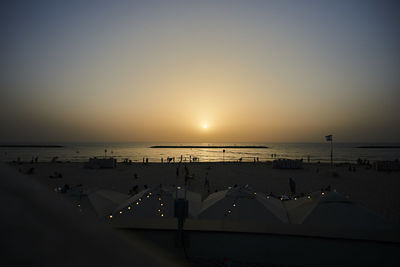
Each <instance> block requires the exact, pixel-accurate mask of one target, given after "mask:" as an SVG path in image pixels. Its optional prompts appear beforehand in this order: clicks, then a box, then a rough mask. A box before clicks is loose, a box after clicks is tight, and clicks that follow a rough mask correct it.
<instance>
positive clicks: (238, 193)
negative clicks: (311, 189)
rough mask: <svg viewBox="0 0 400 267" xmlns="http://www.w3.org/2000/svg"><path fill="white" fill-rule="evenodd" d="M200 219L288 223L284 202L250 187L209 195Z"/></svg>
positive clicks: (203, 205)
mask: <svg viewBox="0 0 400 267" xmlns="http://www.w3.org/2000/svg"><path fill="white" fill-rule="evenodd" d="M198 218H199V219H208V220H233V221H257V222H268V223H282V222H288V218H287V214H286V211H285V209H284V206H283V204H282V202H281V201H280V200H279V199H276V198H274V197H270V196H267V195H266V194H262V193H256V192H255V191H253V190H251V189H250V188H249V187H247V186H245V187H236V188H230V189H228V190H223V191H220V192H216V193H213V194H211V195H209V196H208V197H207V198H206V199H205V200H204V201H203V203H202V207H201V210H200V213H199V216H198Z"/></svg>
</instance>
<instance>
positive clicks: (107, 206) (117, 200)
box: [88, 190, 129, 217]
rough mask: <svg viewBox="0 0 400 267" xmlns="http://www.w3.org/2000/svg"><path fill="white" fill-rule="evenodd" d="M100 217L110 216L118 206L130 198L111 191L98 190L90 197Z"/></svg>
mask: <svg viewBox="0 0 400 267" xmlns="http://www.w3.org/2000/svg"><path fill="white" fill-rule="evenodd" d="M88 198H89V201H90V203H91V204H92V206H93V207H94V209H95V211H96V213H97V215H98V216H99V217H106V216H109V215H110V214H111V213H112V212H113V211H114V209H115V208H116V207H118V205H120V204H121V203H123V202H124V201H125V200H127V199H128V198H129V195H125V194H122V193H119V192H116V191H111V190H97V191H95V192H93V193H91V194H89V196H88Z"/></svg>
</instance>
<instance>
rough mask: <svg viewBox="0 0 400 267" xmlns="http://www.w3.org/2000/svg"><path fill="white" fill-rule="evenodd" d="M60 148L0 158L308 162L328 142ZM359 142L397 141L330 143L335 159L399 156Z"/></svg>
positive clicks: (7, 152) (4, 152)
mask: <svg viewBox="0 0 400 267" xmlns="http://www.w3.org/2000/svg"><path fill="white" fill-rule="evenodd" d="M62 145H64V147H63V148H0V159H1V161H12V160H16V159H17V157H20V158H21V160H24V161H30V160H31V159H32V157H36V156H39V161H50V160H51V159H52V158H53V157H58V160H61V161H77V162H82V161H86V160H87V159H88V158H89V157H104V155H105V149H107V153H106V156H112V157H115V158H117V160H118V161H123V160H124V159H125V158H128V159H130V160H132V161H133V162H142V160H143V158H148V159H149V161H150V162H161V158H164V160H165V159H166V158H167V157H175V158H176V160H178V158H179V159H180V157H181V155H182V157H183V159H184V160H186V161H189V158H190V156H191V157H197V158H199V160H200V162H216V161H223V160H225V161H237V160H239V159H240V158H242V160H243V161H253V160H254V158H257V157H258V158H259V160H260V161H265V160H272V159H273V158H272V154H276V157H278V158H289V159H301V158H303V159H304V160H305V161H307V160H308V156H309V157H310V161H311V162H317V161H321V162H329V161H330V149H331V148H330V143H329V142H326V143H64V144H62ZM153 145H203V146H204V145H265V146H268V148H267V149H225V153H223V149H215V148H201V149H199V148H196V149H194V148H193V149H189V148H185V149H179V148H150V146H153ZM362 145H399V144H371V143H370V144H361V143H336V144H335V143H334V154H333V155H334V161H335V162H354V161H356V160H357V158H363V159H369V160H394V159H400V149H361V148H356V147H357V146H362Z"/></svg>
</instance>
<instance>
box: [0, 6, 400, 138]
mask: <svg viewBox="0 0 400 267" xmlns="http://www.w3.org/2000/svg"><path fill="white" fill-rule="evenodd" d="M399 22H400V4H398V3H396V1H368V0H363V1H361V0H360V1H355V0H352V1H348V0H347V1H340V0H338V1H328V0H327V1H305V0H301V1H285V0H282V1H261V0H260V1H258V0H248V1H234V0H232V1H222V0H221V1H218V0H216V1H207V0H206V1H168V0H164V1H152V0H150V1H56V0H55V1H39V0H38V1H18V0H17V1H2V3H1V8H0V25H1V26H0V31H1V36H2V41H1V42H0V90H1V91H0V119H1V124H2V127H1V131H0V142H128V141H132V142H134V141H137V142H323V141H324V136H325V135H327V134H333V135H334V138H335V140H336V141H339V142H400V115H399V114H400V105H399V103H400V53H399V52H398V48H399V47H400V31H399V25H400V23H399ZM204 125H207V127H206V128H205V127H204Z"/></svg>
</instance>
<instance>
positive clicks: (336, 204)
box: [284, 192, 391, 229]
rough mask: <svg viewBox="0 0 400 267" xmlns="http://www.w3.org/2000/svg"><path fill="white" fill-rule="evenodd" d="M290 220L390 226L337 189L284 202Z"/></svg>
mask: <svg viewBox="0 0 400 267" xmlns="http://www.w3.org/2000/svg"><path fill="white" fill-rule="evenodd" d="M284 205H285V207H286V209H287V211H288V215H289V220H290V223H293V224H309V225H318V226H322V225H323V226H329V225H331V226H332V225H335V226H340V227H342V226H344V227H351V228H369V229H377V228H382V229H384V228H387V227H390V226H391V224H390V223H389V222H387V221H385V220H384V219H383V218H381V217H380V216H378V215H377V214H374V213H373V212H371V211H369V210H367V209H365V208H364V207H362V206H360V205H358V204H356V203H354V202H352V201H351V200H349V199H348V198H346V197H345V196H343V195H342V194H340V193H338V192H314V193H312V194H310V195H309V196H306V197H302V198H299V199H296V200H290V201H285V202H284Z"/></svg>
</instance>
